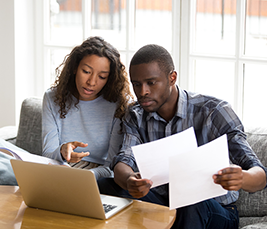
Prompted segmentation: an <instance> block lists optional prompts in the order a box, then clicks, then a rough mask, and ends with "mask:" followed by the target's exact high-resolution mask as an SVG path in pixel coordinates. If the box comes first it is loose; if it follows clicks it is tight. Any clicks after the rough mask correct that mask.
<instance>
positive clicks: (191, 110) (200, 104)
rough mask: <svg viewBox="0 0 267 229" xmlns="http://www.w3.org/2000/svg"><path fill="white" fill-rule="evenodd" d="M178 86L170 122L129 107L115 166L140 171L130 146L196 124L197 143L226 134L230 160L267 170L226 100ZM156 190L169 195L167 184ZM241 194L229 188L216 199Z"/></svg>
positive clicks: (244, 166)
mask: <svg viewBox="0 0 267 229" xmlns="http://www.w3.org/2000/svg"><path fill="white" fill-rule="evenodd" d="M178 90H179V99H178V106H177V107H178V108H177V112H176V114H175V115H174V117H173V118H172V120H171V121H169V122H166V121H165V120H164V119H163V118H161V117H160V116H159V115H158V114H157V113H156V112H152V113H148V112H146V111H144V110H143V109H142V107H141V106H140V105H139V104H138V103H137V104H135V105H133V106H132V107H131V108H130V109H129V113H128V114H127V115H126V118H125V120H124V123H123V131H124V140H123V144H122V148H121V151H120V153H119V154H118V155H117V156H116V157H114V159H113V162H112V164H111V168H112V169H113V168H114V166H115V165H116V164H117V163H118V162H123V163H125V164H127V165H129V166H130V167H131V168H132V169H133V170H134V171H135V172H137V171H138V168H137V165H136V161H135V158H134V155H133V153H132V150H131V146H134V145H138V144H142V143H146V142H151V141H154V140H157V139H160V138H164V137H167V136H170V135H172V134H176V133H179V132H181V131H183V130H186V129H188V128H189V127H194V130H195V134H196V138H197V142H198V146H201V145H203V144H205V143H208V142H210V141H212V140H214V139H216V138H218V137H219V136H222V135H224V134H227V139H228V147H229V157H230V161H231V163H233V164H236V165H239V166H241V167H242V169H244V170H248V169H249V168H251V167H254V166H260V167H262V168H263V169H264V170H265V172H266V169H265V167H264V166H263V165H262V164H261V162H260V161H259V159H258V158H257V156H256V155H255V153H254V152H253V150H252V149H251V147H250V146H249V144H248V143H247V141H246V135H245V134H244V129H243V125H242V123H241V121H240V120H239V118H238V117H237V115H236V114H235V112H234V111H233V110H232V108H231V106H230V105H229V104H228V103H227V102H225V101H222V100H219V99H217V98H214V97H210V96H204V95H200V94H195V93H191V92H187V91H184V90H181V89H178ZM214 153H216V152H214ZM189 163H190V162H189ZM159 169H160V168H159ZM154 190H155V191H156V192H158V193H159V194H160V195H162V196H164V197H165V198H168V195H169V194H168V184H166V185H161V186H158V187H155V188H154ZM238 196H239V193H238V191H228V193H227V194H226V195H224V196H220V197H216V198H215V199H216V200H217V201H218V202H219V203H221V204H222V205H227V204H230V203H233V202H235V201H236V200H237V199H238Z"/></svg>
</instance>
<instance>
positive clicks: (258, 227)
mask: <svg viewBox="0 0 267 229" xmlns="http://www.w3.org/2000/svg"><path fill="white" fill-rule="evenodd" d="M264 228H265V229H266V228H267V222H265V223H256V224H253V225H247V226H245V227H242V229H264Z"/></svg>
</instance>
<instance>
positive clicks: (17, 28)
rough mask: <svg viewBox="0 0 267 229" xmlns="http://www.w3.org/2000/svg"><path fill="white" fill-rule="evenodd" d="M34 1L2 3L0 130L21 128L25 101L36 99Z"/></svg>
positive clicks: (0, 23)
mask: <svg viewBox="0 0 267 229" xmlns="http://www.w3.org/2000/svg"><path fill="white" fill-rule="evenodd" d="M34 8H35V5H34V0H8V1H6V0H0V31H1V36H0V50H1V55H0V85H1V87H0V106H1V111H0V127H3V126H7V125H18V121H19V112H20V106H21V102H22V101H23V99H25V98H26V97H29V96H36V95H37V92H36V90H35V88H36V80H35V79H36V77H35V56H34V47H35V39H34V38H35V33H34V31H35V23H34V21H35V20H34Z"/></svg>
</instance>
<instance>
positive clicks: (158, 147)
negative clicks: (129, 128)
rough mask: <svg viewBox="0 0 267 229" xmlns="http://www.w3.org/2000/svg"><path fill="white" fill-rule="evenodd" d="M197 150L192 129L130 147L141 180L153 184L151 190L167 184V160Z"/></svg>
mask: <svg viewBox="0 0 267 229" xmlns="http://www.w3.org/2000/svg"><path fill="white" fill-rule="evenodd" d="M196 148H197V141H196V137H195V133H194V129H193V127H191V128H189V129H187V130H184V131H182V132H180V133H177V134H174V135H171V136H169V137H166V138H162V139H159V140H156V141H153V142H149V143H145V144H141V145H137V146H133V147H132V151H133V154H134V156H135V160H136V163H137V166H138V168H139V171H140V174H141V177H142V178H146V179H150V180H151V181H152V182H153V185H152V187H151V188H153V187H156V186H159V185H162V184H166V183H168V182H169V158H170V157H171V156H173V155H177V154H179V153H183V152H186V151H191V150H193V149H196Z"/></svg>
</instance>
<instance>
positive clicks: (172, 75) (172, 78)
mask: <svg viewBox="0 0 267 229" xmlns="http://www.w3.org/2000/svg"><path fill="white" fill-rule="evenodd" d="M169 79H170V85H171V86H172V85H174V84H175V83H176V80H177V72H176V71H172V72H171V73H170V76H169Z"/></svg>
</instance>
